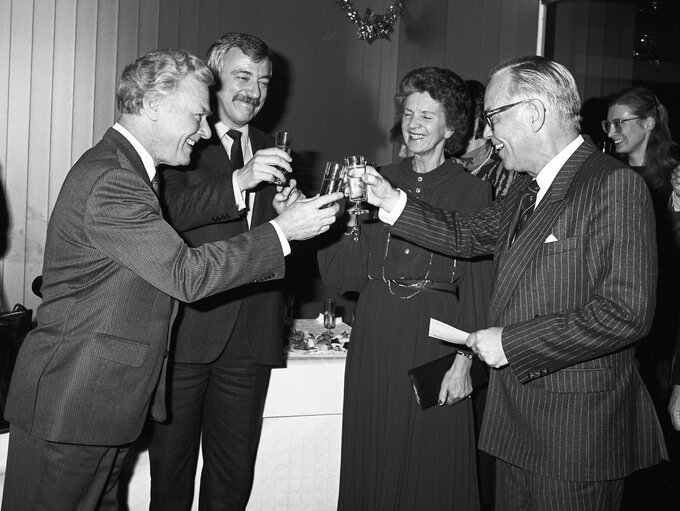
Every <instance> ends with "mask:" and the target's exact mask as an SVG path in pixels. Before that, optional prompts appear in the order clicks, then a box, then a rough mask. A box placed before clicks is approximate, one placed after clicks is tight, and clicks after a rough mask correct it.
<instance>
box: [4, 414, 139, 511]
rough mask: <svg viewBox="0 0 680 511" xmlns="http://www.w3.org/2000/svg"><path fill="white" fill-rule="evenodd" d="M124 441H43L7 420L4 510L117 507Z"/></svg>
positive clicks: (106, 510)
mask: <svg viewBox="0 0 680 511" xmlns="http://www.w3.org/2000/svg"><path fill="white" fill-rule="evenodd" d="M127 450H128V448H127V446H125V447H111V446H93V445H77V444H62V443H57V442H48V441H47V440H43V439H41V438H38V437H35V436H32V435H29V434H28V433H26V432H25V431H23V430H21V429H19V428H17V427H15V426H10V433H9V448H8V452H7V469H6V473H5V486H4V489H3V495H2V510H3V511H29V510H31V511H39V510H44V511H90V510H91V511H94V510H97V511H117V510H118V502H117V495H116V492H117V489H118V484H117V483H118V477H119V475H120V469H121V467H122V465H123V460H124V459H125V454H126V453H127Z"/></svg>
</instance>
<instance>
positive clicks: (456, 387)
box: [439, 355, 472, 406]
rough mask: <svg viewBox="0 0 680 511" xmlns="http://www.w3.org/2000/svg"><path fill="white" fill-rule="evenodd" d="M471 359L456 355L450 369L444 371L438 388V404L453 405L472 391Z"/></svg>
mask: <svg viewBox="0 0 680 511" xmlns="http://www.w3.org/2000/svg"><path fill="white" fill-rule="evenodd" d="M471 365H472V360H470V359H469V358H467V357H461V356H460V355H458V356H457V357H456V358H454V359H453V365H452V366H451V369H449V370H448V371H446V374H445V375H444V379H443V380H442V384H441V387H440V388H439V406H444V405H449V406H450V405H453V404H455V403H458V402H459V401H461V400H463V399H465V398H466V397H468V396H469V395H470V394H471V393H472V379H471V378H470V366H471Z"/></svg>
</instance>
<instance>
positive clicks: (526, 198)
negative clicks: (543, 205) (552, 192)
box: [512, 179, 540, 243]
mask: <svg viewBox="0 0 680 511" xmlns="http://www.w3.org/2000/svg"><path fill="white" fill-rule="evenodd" d="M538 190H540V187H539V186H538V183H537V182H536V180H535V179H534V180H533V181H532V182H531V183H530V184H529V186H528V187H527V189H526V190H525V191H524V195H522V200H521V201H520V203H519V220H517V227H516V228H515V235H514V236H513V238H512V241H513V243H514V241H515V240H516V239H517V236H518V235H519V233H520V231H521V230H522V229H523V228H524V226H525V225H526V223H527V221H528V220H529V217H530V216H531V214H532V213H533V212H534V206H535V205H536V195H537V194H538Z"/></svg>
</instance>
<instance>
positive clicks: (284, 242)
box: [269, 220, 291, 257]
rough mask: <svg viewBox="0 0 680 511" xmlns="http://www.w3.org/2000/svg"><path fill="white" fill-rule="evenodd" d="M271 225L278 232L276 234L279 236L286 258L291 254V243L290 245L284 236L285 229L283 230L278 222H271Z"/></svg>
mask: <svg viewBox="0 0 680 511" xmlns="http://www.w3.org/2000/svg"><path fill="white" fill-rule="evenodd" d="M269 223H270V224H272V225H273V226H274V230H275V231H276V234H277V235H278V236H279V241H280V242H281V250H283V257H286V256H287V255H288V254H290V252H291V250H290V243H288V240H287V239H286V235H285V234H283V229H281V226H280V225H279V224H278V223H277V222H276V220H270V221H269Z"/></svg>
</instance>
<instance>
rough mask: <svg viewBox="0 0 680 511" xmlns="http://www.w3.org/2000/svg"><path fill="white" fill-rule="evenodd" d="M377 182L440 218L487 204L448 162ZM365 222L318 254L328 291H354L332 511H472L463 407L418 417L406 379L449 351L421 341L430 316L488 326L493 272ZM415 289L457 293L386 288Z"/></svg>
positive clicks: (469, 430)
mask: <svg viewBox="0 0 680 511" xmlns="http://www.w3.org/2000/svg"><path fill="white" fill-rule="evenodd" d="M381 173H382V174H383V175H384V176H385V177H386V178H387V179H388V180H389V181H391V182H392V184H393V185H395V186H397V187H399V188H401V189H402V190H404V191H406V192H407V193H409V194H411V195H413V196H415V197H418V198H420V199H422V200H425V201H427V202H429V203H432V204H434V205H437V206H439V207H441V208H447V209H457V210H460V211H466V212H467V211H474V210H476V209H478V208H480V207H482V206H484V205H486V204H487V203H488V202H489V201H490V199H491V186H490V185H489V184H488V183H485V182H483V181H481V180H480V179H478V178H477V177H474V176H472V175H471V174H469V173H467V172H466V171H465V170H464V169H463V168H462V167H461V166H460V165H458V164H454V163H453V162H452V161H450V160H447V161H445V162H444V164H442V165H441V166H440V167H438V168H436V169H435V170H433V171H431V172H428V173H426V174H418V173H416V172H414V171H413V170H412V159H411V158H408V159H406V160H404V161H402V162H401V163H399V164H398V165H391V166H389V167H386V168H384V169H383V170H382V171H381ZM366 216H367V217H369V218H367V219H363V217H360V218H361V219H362V221H361V224H362V225H361V235H360V236H359V238H358V240H355V239H354V238H353V237H352V236H343V237H342V239H341V240H340V241H338V242H337V243H335V244H332V245H330V246H328V247H326V248H324V249H321V250H320V251H319V253H318V261H319V269H320V272H321V276H322V278H323V280H324V283H325V284H326V285H328V286H333V287H336V288H339V289H341V290H343V291H350V290H355V291H356V290H359V291H360V295H359V300H358V302H357V309H356V313H355V320H354V325H353V328H352V336H351V339H350V347H349V351H348V357H347V368H346V373H345V392H344V409H343V428H342V462H341V470H340V494H339V502H338V510H340V511H370V510H375V511H386V510H390V511H400V510H403V511H408V510H423V509H427V510H428V511H437V510H447V511H451V510H461V511H475V510H478V509H479V495H478V487H477V475H476V469H475V453H476V448H475V437H474V424H473V416H472V407H471V400H469V399H465V400H463V401H462V402H460V403H458V404H455V405H453V406H444V407H439V406H435V407H432V408H430V409H428V410H425V411H423V410H421V409H420V408H419V406H418V404H417V402H416V399H415V395H414V392H413V389H412V387H411V385H410V381H409V378H408V376H407V372H408V370H409V369H411V368H413V367H416V366H418V365H421V364H423V363H425V362H429V361H431V360H434V359H436V358H439V357H441V356H444V355H446V354H448V353H451V351H452V350H453V349H454V348H453V347H451V345H445V344H444V343H441V342H439V341H436V340H434V339H430V338H428V327H429V321H430V318H431V317H433V318H436V319H438V320H440V321H444V322H446V323H449V324H453V325H455V326H457V327H459V328H461V329H464V330H466V331H472V330H475V329H479V328H483V327H484V326H486V325H485V320H486V313H487V305H488V300H489V297H490V291H491V284H492V275H491V263H490V261H489V260H479V261H475V262H471V261H468V260H460V259H459V260H454V259H453V258H450V257H446V256H443V255H441V254H436V253H432V252H428V251H426V250H424V249H422V248H420V247H418V246H416V245H413V244H411V243H407V242H405V241H403V240H401V239H398V238H395V237H392V236H390V235H389V227H388V226H387V225H385V224H383V223H381V222H380V221H379V220H377V219H376V218H374V217H370V215H366ZM425 279H426V280H430V281H433V282H437V283H440V284H441V285H442V286H443V287H450V288H457V293H454V292H445V291H435V290H431V289H423V290H420V289H418V288H414V287H402V286H400V285H398V284H397V283H395V282H389V281H390V280H399V281H400V282H402V283H404V282H405V283H413V282H419V281H422V280H425ZM386 281H387V282H386Z"/></svg>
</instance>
